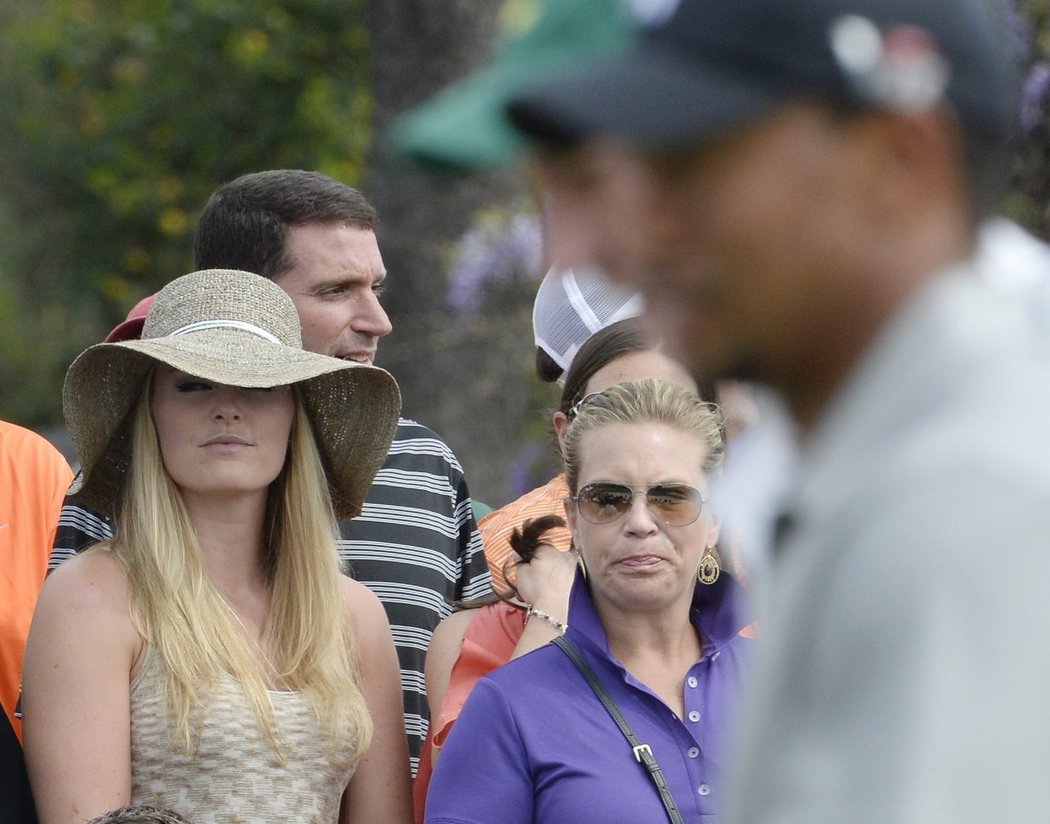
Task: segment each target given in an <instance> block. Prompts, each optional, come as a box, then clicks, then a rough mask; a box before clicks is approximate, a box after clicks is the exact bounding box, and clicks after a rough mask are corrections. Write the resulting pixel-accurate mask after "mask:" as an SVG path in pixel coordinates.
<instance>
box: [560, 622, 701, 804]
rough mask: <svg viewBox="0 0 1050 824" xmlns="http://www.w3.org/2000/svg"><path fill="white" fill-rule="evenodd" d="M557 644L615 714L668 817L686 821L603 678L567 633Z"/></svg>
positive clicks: (649, 749)
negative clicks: (599, 677) (607, 688)
mask: <svg viewBox="0 0 1050 824" xmlns="http://www.w3.org/2000/svg"><path fill="white" fill-rule="evenodd" d="M554 643H555V644H557V645H558V647H559V649H561V651H562V652H564V653H565V654H566V655H568V656H569V659H570V660H571V661H572V663H574V664H575V665H576V669H578V670H579V671H580V674H581V675H582V676H583V677H584V679H585V680H586V681H587V683H588V684H590V687H591V689H592V690H594V694H595V695H596V696H598V700H599V701H601V702H602V706H604V707H605V709H606V710H607V711H608V713H609V715H611V716H612V720H613V721H615V722H616V726H617V727H619V728H620V732H622V733H623V737H624V738H626V739H627V743H628V744H630V745H631V749H632V751H633V752H634V757H635V759H636V760H637V761H638V763H639V764H641V765H642V766H643V767H645V770H646V772H648V773H649V777H650V778H651V779H652V780H653V784H655V785H656V791H657V792H658V793H660V800H661V801H662V802H663V805H664V809H665V810H667V817H668V818H669V819H670V820H671V824H684V822H683V819H682V814H681V813H680V812H678V806H677V805H676V804H675V803H674V798H672V797H671V791H670V790H669V789H668V787H667V780H666V779H665V778H664V773H663V770H661V769H660V765H659V764H657V763H656V758H655V757H654V756H653V751H652V749H651V748H650V747H649V745H648V744H643V743H642V742H641V741H639V740H638V736H637V735H635V734H634V730H632V729H631V725H630V724H628V723H627V719H626V718H624V717H623V713H622V712H620V708H619V707H618V706H616V704H615V702H613V700H612V697H611V696H610V695H609V693H608V691H606V689H605V687H603V686H602V683H601V681H599V680H598V676H596V675H595V674H594V671H593V670H592V669H591V668H590V665H589V664H588V663H587V662H586V661H584V660H583V656H582V655H580V651H579V650H578V649H576V645H575V644H573V643H572V641H570V640H568V639H567V638H566V637H565V636H564V635H559V636H557V637H556V638H555V639H554Z"/></svg>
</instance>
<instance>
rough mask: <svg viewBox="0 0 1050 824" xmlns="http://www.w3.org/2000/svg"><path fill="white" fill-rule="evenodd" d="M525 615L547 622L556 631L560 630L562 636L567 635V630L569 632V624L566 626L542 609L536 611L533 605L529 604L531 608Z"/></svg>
mask: <svg viewBox="0 0 1050 824" xmlns="http://www.w3.org/2000/svg"><path fill="white" fill-rule="evenodd" d="M525 614H526V615H528V616H529V617H530V618H531V617H532V616H533V615H535V616H536V617H537V618H542V619H543V620H544V621H546V622H547V623H548V624H550V625H551V626H552V627H554V628H555V629H556V630H558V631H559V632H560V633H561V634H562V635H564V634H565V630H567V629H568V628H569V625H568V624H566V623H564V622H562V621H559V620H558V619H557V618H555V617H554V616H553V615H549V614H548V613H546V612H544V611H543V610H542V609H536V607H534V606H533V605H532V604H529V608H528V609H527V610H525ZM526 623H527V622H526Z"/></svg>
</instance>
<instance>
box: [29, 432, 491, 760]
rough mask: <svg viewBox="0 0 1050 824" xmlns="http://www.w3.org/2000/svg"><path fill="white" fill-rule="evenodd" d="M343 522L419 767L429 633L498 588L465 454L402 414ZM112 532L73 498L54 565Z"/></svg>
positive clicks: (345, 548)
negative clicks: (383, 638) (393, 662)
mask: <svg viewBox="0 0 1050 824" xmlns="http://www.w3.org/2000/svg"><path fill="white" fill-rule="evenodd" d="M339 527H340V533H341V535H342V539H341V540H340V541H339V555H340V557H341V558H342V559H343V561H344V563H345V564H346V566H347V570H348V572H349V573H350V575H351V576H353V577H354V578H355V579H356V580H358V581H360V582H361V583H362V584H364V585H365V586H367V587H368V588H369V589H371V590H372V591H373V592H374V593H375V594H376V596H377V597H378V598H379V600H380V601H382V602H383V606H384V607H385V608H386V612H387V617H388V618H389V619H390V628H391V631H392V632H393V635H394V644H395V646H396V647H397V654H398V659H399V661H400V665H401V687H402V691H403V694H404V702H405V731H406V733H407V735H408V746H409V752H410V754H411V757H412V773H413V775H414V774H415V771H416V767H417V765H418V763H419V753H420V750H421V749H422V744H423V738H424V737H425V736H426V733H427V726H428V723H429V712H428V710H427V699H426V691H425V689H424V684H423V662H424V659H425V657H426V652H427V647H428V646H429V645H430V636H431V634H432V633H433V631H434V628H435V627H436V626H437V625H438V622H439V621H441V619H442V618H444V617H445V616H447V615H448V614H449V613H450V612H451V611H452V602H453V601H457V600H464V599H473V598H477V597H480V596H482V595H485V594H487V593H488V592H489V591H490V589H491V581H490V579H489V573H488V566H487V564H486V563H485V553H484V552H483V551H482V548H481V538H480V537H479V536H478V527H477V523H476V522H475V519H474V514H473V511H472V508H471V500H470V493H469V491H468V490H467V483H466V479H465V478H464V477H463V469H462V467H461V466H460V463H459V460H458V459H457V458H456V456H455V455H454V454H453V452H452V450H451V449H450V448H449V446H448V444H446V443H445V442H444V441H443V440H442V439H441V438H440V437H438V435H437V434H435V433H434V432H433V431H432V430H430V429H428V428H427V427H425V426H423V425H421V424H418V423H416V422H415V421H410V420H407V419H405V418H402V419H401V420H400V421H399V422H398V427H397V434H396V435H395V436H394V441H393V443H392V444H391V447H390V452H389V453H388V454H387V458H386V461H385V462H384V463H383V466H382V468H380V470H379V473H378V474H377V475H376V478H375V481H373V483H372V487H371V489H369V491H368V495H367V496H366V498H365V503H364V508H363V510H362V512H361V514H360V515H359V516H357V517H356V518H354V519H352V520H349V521H343V522H342V523H340V525H339ZM112 534H113V525H112V523H111V522H110V521H109V520H108V519H107V518H104V517H102V516H101V515H99V514H98V513H95V512H93V511H91V510H90V509H87V508H86V507H84V506H82V505H80V504H78V503H77V502H76V500H75V499H72V498H70V499H67V500H66V503H65V505H64V506H63V507H62V514H61V516H60V518H59V523H58V531H57V532H56V534H55V546H54V549H53V550H52V551H51V559H50V562H49V564H48V568H49V570H50V569H54V568H55V567H57V566H58V565H59V564H60V563H62V561H64V560H66V559H67V558H71V557H72V556H73V555H74V554H75V553H77V552H79V551H80V550H82V549H86V548H87V547H89V546H91V545H92V544H95V543H97V542H99V541H102V540H105V539H107V538H109V537H111V536H112Z"/></svg>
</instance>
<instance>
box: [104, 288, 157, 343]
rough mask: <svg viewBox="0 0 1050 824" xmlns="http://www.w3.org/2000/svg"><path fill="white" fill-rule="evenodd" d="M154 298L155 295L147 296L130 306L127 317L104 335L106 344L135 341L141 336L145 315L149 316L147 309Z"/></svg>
mask: <svg viewBox="0 0 1050 824" xmlns="http://www.w3.org/2000/svg"><path fill="white" fill-rule="evenodd" d="M154 297H155V295H147V296H146V297H144V298H143V299H142V300H140V301H139V302H138V303H136V304H135V305H134V306H132V307H131V311H130V312H128V316H127V317H126V318H124V320H122V321H121V322H120V323H118V324H117V325H116V326H114V327H113V331H111V332H110V333H109V334H108V335H106V343H117V342H118V341H122V340H135V339H136V338H138V337H139V336H141V335H142V325H143V324H144V323H145V322H146V315H147V314H149V308H150V307H151V306H152V305H153V298H154Z"/></svg>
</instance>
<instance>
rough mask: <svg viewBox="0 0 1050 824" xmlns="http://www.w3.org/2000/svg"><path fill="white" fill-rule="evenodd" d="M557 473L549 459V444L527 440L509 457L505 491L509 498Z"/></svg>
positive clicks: (520, 494) (533, 487) (519, 495)
mask: <svg viewBox="0 0 1050 824" xmlns="http://www.w3.org/2000/svg"><path fill="white" fill-rule="evenodd" d="M556 474H558V469H557V468H556V467H555V466H554V463H553V461H552V460H551V445H550V443H549V442H546V441H537V440H532V441H527V442H526V443H525V444H524V445H523V446H522V447H521V448H520V449H519V450H518V451H517V453H516V454H515V455H514V457H513V458H511V461H510V465H509V466H508V468H507V476H506V484H507V493H508V494H509V495H510V498H511V500H514V499H516V498H520V497H521V496H522V495H524V494H525V493H526V492H528V491H529V490H530V489H535V488H536V487H537V486H541V485H543V484H545V483H547V481H549V480H550V479H551V478H553V477H554V476H555V475H556Z"/></svg>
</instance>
